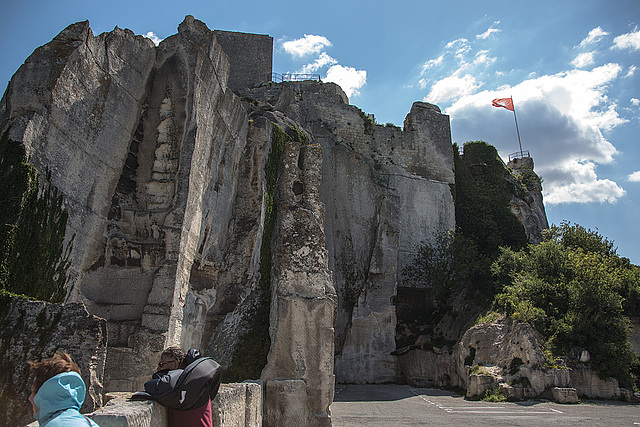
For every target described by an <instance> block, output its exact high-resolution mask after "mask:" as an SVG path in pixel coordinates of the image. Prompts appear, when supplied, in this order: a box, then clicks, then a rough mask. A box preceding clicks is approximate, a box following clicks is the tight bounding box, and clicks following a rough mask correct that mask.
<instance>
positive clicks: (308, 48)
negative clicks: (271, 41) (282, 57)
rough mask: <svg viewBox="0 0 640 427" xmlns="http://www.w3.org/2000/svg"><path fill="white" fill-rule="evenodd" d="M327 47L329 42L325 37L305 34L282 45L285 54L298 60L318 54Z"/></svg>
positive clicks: (329, 44)
mask: <svg viewBox="0 0 640 427" xmlns="http://www.w3.org/2000/svg"><path fill="white" fill-rule="evenodd" d="M327 46H331V42H330V41H329V40H327V38H326V37H323V36H315V35H312V34H305V35H304V37H302V38H300V39H296V40H290V41H286V42H284V43H282V47H283V48H284V50H285V51H286V52H287V53H289V54H291V55H293V56H297V57H300V58H302V57H303V56H307V55H309V54H316V53H319V52H321V51H322V50H323V49H324V48H325V47H327Z"/></svg>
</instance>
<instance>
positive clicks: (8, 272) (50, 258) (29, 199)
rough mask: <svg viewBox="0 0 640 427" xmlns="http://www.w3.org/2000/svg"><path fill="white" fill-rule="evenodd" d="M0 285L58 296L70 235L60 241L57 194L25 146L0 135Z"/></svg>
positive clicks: (62, 226) (46, 297) (63, 216)
mask: <svg viewBox="0 0 640 427" xmlns="http://www.w3.org/2000/svg"><path fill="white" fill-rule="evenodd" d="M0 194H2V197H3V199H4V201H3V203H2V206H1V207H0V289H2V290H3V291H5V292H11V293H15V294H22V295H25V296H28V297H31V298H35V299H39V300H43V301H50V302H61V301H62V300H63V299H64V297H65V285H66V284H67V282H68V280H69V276H68V269H69V265H70V263H71V262H70V259H69V256H70V253H71V248H72V245H73V238H72V239H71V240H70V241H69V242H65V233H66V225H67V217H68V214H67V211H66V209H65V208H64V207H63V205H62V201H63V200H62V195H61V194H60V193H59V191H58V189H57V188H56V187H55V186H53V185H52V184H51V182H50V173H46V174H45V175H44V176H42V175H40V174H39V173H38V172H37V171H36V170H35V168H33V167H32V166H31V165H29V164H28V163H27V158H26V155H25V150H24V147H23V146H22V145H21V144H20V143H18V142H15V141H12V140H10V139H9V137H8V133H7V132H5V134H4V135H3V136H2V138H1V140H0Z"/></svg>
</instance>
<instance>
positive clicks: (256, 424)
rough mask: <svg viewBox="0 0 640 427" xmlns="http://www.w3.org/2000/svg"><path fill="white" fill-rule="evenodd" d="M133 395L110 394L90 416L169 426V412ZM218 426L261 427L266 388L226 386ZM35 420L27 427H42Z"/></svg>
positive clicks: (216, 414)
mask: <svg viewBox="0 0 640 427" xmlns="http://www.w3.org/2000/svg"><path fill="white" fill-rule="evenodd" d="M131 395H132V393H109V394H107V396H105V400H107V404H106V405H105V406H104V407H102V408H100V409H98V410H97V411H95V412H93V413H91V414H87V417H89V418H91V419H92V420H94V421H95V422H97V423H98V424H99V425H100V427H167V409H166V408H165V407H163V406H162V405H160V404H158V403H157V402H154V401H151V400H146V401H132V400H129V397H131ZM211 411H212V413H213V425H214V426H215V427H261V426H262V386H261V385H260V384H259V383H255V382H244V383H233V384H222V385H221V386H220V390H219V391H218V395H217V396H216V398H215V399H213V401H212V402H211ZM38 425H39V424H38V422H37V421H35V422H33V423H31V424H29V425H28V426H27V427H38Z"/></svg>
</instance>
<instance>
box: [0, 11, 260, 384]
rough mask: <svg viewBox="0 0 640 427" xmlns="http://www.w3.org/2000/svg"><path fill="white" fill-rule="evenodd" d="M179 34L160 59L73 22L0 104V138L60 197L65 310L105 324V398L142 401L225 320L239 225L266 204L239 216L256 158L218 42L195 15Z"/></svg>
mask: <svg viewBox="0 0 640 427" xmlns="http://www.w3.org/2000/svg"><path fill="white" fill-rule="evenodd" d="M178 30H179V31H178V34H176V35H174V36H172V37H169V38H167V39H165V40H164V41H163V42H162V43H161V44H160V46H158V47H157V48H156V47H155V46H154V45H153V43H151V41H150V40H147V39H145V38H143V37H140V36H135V35H134V34H133V33H132V32H130V31H128V30H121V29H118V28H116V29H115V30H114V31H112V32H110V33H105V34H101V35H99V36H94V35H93V34H92V32H91V30H90V28H89V24H88V22H81V23H77V24H73V25H71V26H69V27H68V28H67V29H65V30H64V31H62V32H61V33H60V34H59V35H58V36H57V37H56V38H55V39H54V40H53V41H52V42H50V43H48V44H47V45H45V46H43V47H41V48H39V49H37V50H36V51H35V52H34V53H33V54H32V55H31V57H30V58H29V59H27V61H26V62H25V64H24V65H23V66H22V67H21V68H20V70H18V72H17V73H16V75H15V76H14V77H13V79H12V81H11V83H10V85H9V87H8V89H7V92H6V93H5V96H4V97H3V99H2V103H1V104H0V127H1V128H2V129H7V128H10V129H11V130H10V132H11V133H10V136H11V137H12V139H14V140H18V141H22V142H23V143H24V144H25V146H26V148H27V152H28V153H29V155H31V158H32V161H33V162H34V165H35V166H36V168H37V169H39V170H45V169H49V170H51V175H52V182H53V183H54V185H56V186H57V187H58V188H59V189H60V190H61V191H62V193H63V194H64V196H65V203H66V204H67V206H68V210H69V212H70V217H69V221H68V224H69V226H68V230H67V234H68V236H69V237H70V236H72V235H74V234H75V242H74V249H73V253H72V255H71V259H72V260H73V262H72V265H71V274H72V278H73V279H72V281H73V285H72V290H71V294H70V300H71V301H84V302H85V303H86V304H87V306H88V309H89V311H90V312H91V313H94V314H96V315H98V316H100V317H103V318H105V319H107V321H108V329H109V351H108V357H107V375H106V379H105V382H106V387H107V388H108V389H109V390H135V389H139V387H140V386H141V384H142V382H143V381H144V380H146V379H147V378H148V375H149V374H150V373H151V372H152V369H153V366H154V365H155V363H156V362H157V357H158V352H159V351H160V350H162V348H163V347H165V346H166V345H168V344H171V343H181V344H182V345H184V346H187V347H189V346H200V343H201V341H202V340H203V334H204V333H206V331H207V329H206V328H204V327H203V325H204V324H205V323H207V321H206V320H207V316H214V315H215V314H216V313H222V314H224V313H225V312H226V311H229V310H230V308H229V307H228V305H229V304H230V303H229V300H230V298H229V297H228V295H226V294H227V293H232V294H233V297H232V298H231V301H234V300H235V301H238V300H242V298H243V296H246V294H247V293H248V292H249V291H248V290H244V291H243V288H244V287H248V288H249V289H250V287H251V284H252V277H253V276H255V274H256V271H255V263H252V262H251V260H254V259H255V258H256V254H255V253H254V250H255V247H256V245H255V242H256V241H259V238H260V236H259V233H258V232H255V231H259V230H260V229H259V227H257V228H255V229H254V232H253V233H252V234H251V235H250V236H249V237H246V238H241V239H237V240H236V239H234V237H235V234H243V233H245V232H246V230H243V229H240V230H238V228H240V227H238V226H237V225H236V224H235V222H234V221H236V220H237V219H238V216H237V215H236V216H234V213H235V212H237V211H238V210H240V211H242V210H243V209H244V205H243V203H254V205H257V209H256V208H254V209H252V210H251V215H254V217H257V218H260V216H261V213H260V209H261V206H262V203H261V200H262V199H261V197H262V191H260V192H259V194H258V196H257V197H258V200H257V201H255V200H247V198H250V197H253V196H255V194H253V193H252V194H251V195H244V198H241V199H239V200H238V204H235V199H236V194H237V187H236V186H237V183H238V181H237V180H236V174H237V172H238V170H246V167H241V166H240V163H241V159H244V161H247V162H251V161H252V160H254V158H253V157H244V158H243V156H246V155H247V154H250V153H246V152H245V145H246V134H247V126H248V123H247V116H246V112H245V110H244V108H243V107H242V104H241V102H240V100H239V98H238V97H237V96H235V95H234V94H233V93H232V92H231V91H230V90H227V86H226V81H227V78H228V74H229V61H228V59H227V55H226V54H225V53H224V52H223V51H222V49H221V47H220V45H219V44H218V43H217V42H216V37H215V36H214V34H213V32H211V31H210V30H209V29H208V28H207V27H206V25H204V24H203V23H202V22H200V21H197V20H195V19H193V17H187V18H186V19H185V21H184V22H183V23H182V24H180V26H179V29H178ZM251 148H252V147H249V149H251ZM252 173H254V174H257V175H258V176H259V173H260V170H259V169H258V170H257V171H253V172H252ZM253 184H254V185H256V186H258V187H259V186H260V185H261V181H260V180H257V181H255V180H254V182H253ZM245 185H246V184H245ZM260 190H261V189H260ZM242 225H244V224H242ZM249 227H250V228H251V227H253V224H251V225H249ZM234 245H236V247H237V245H243V246H242V247H240V248H239V252H240V253H238V254H237V256H235V258H234V257H233V256H232V257H231V258H232V259H231V261H237V257H245V258H244V259H243V260H242V262H239V263H234V264H233V265H231V266H230V265H228V264H226V262H227V261H228V260H227V259H225V258H226V257H227V255H228V254H229V252H231V251H232V249H233V248H231V247H232V246H234ZM258 247H259V244H258ZM234 254H235V253H234ZM220 276H223V277H220ZM220 294H222V295H220ZM221 296H223V297H224V298H221ZM231 304H232V303H231ZM232 308H233V306H232V307H231V309H232ZM185 319H186V320H185ZM214 321H215V317H214Z"/></svg>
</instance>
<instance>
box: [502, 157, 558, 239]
mask: <svg viewBox="0 0 640 427" xmlns="http://www.w3.org/2000/svg"><path fill="white" fill-rule="evenodd" d="M507 167H508V168H509V169H510V170H511V171H512V173H513V176H514V177H515V178H516V179H517V180H518V181H520V182H521V183H522V185H523V186H524V187H525V189H526V191H521V192H519V193H518V194H513V195H512V196H511V202H510V207H511V212H512V213H513V214H514V215H515V217H516V218H518V221H520V223H521V224H522V226H523V227H524V230H525V232H526V233H527V237H529V242H530V243H540V242H542V231H543V230H546V229H547V228H549V223H548V222H547V213H546V212H545V210H544V203H543V202H542V184H541V182H540V179H539V178H538V176H537V175H536V174H535V173H534V172H533V159H532V158H531V157H524V158H521V159H513V160H511V161H510V162H509V163H508V164H507Z"/></svg>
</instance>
